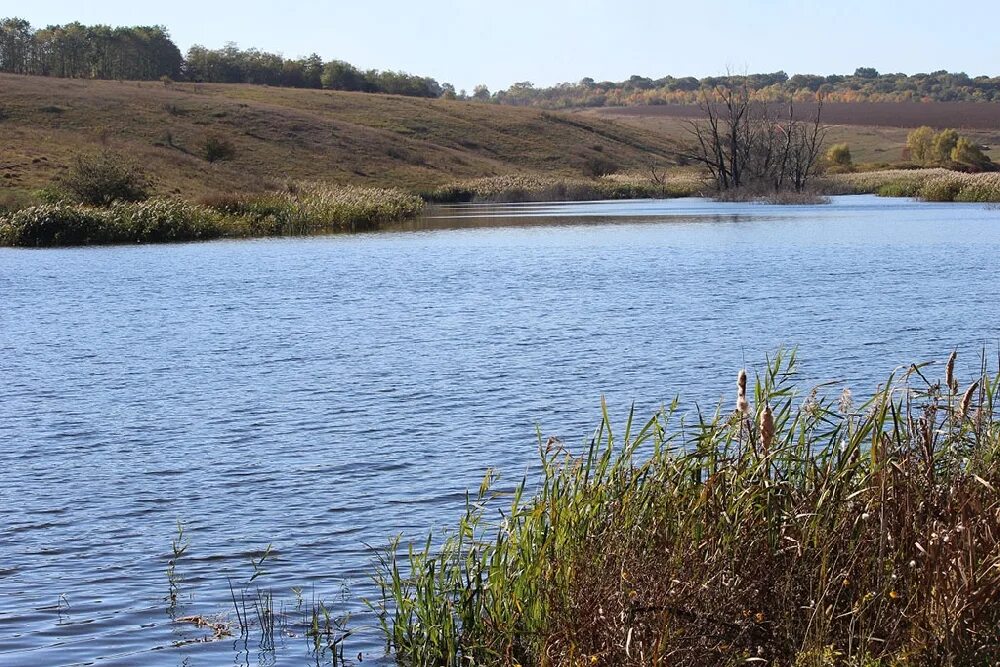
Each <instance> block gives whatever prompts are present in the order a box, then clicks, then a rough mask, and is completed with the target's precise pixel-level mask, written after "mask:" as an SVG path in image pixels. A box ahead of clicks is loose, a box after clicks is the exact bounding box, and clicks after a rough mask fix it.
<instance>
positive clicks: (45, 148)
mask: <svg viewBox="0 0 1000 667" xmlns="http://www.w3.org/2000/svg"><path fill="white" fill-rule="evenodd" d="M0 90H2V91H3V95H2V99H0V108H2V111H3V120H0V128H2V131H3V136H4V141H3V155H2V157H0V190H6V189H10V190H19V191H22V192H28V191H31V190H33V189H36V188H41V187H44V186H45V185H47V184H48V183H50V182H51V181H52V180H53V179H54V177H56V176H58V175H59V174H61V173H62V172H63V171H65V169H66V168H67V166H68V165H69V164H71V162H72V160H73V158H74V157H75V156H76V155H77V154H80V153H85V152H89V151H91V150H92V149H93V148H94V147H95V146H106V147H108V148H111V149H114V150H116V151H118V152H121V153H124V154H128V155H131V156H133V157H135V159H136V160H137V161H139V162H140V163H142V164H143V165H145V166H146V167H147V169H148V170H149V172H150V175H151V176H152V177H153V178H154V180H155V184H156V189H157V193H158V194H161V195H169V194H175V195H176V194H180V195H183V196H184V197H186V198H188V199H194V198H197V197H200V196H203V195H208V194H211V193H216V192H230V191H243V192H246V191H251V192H259V191H267V190H270V189H273V188H274V187H275V186H276V182H277V184H280V182H283V181H284V180H285V179H292V180H299V181H322V182H325V183H335V184H356V185H366V186H372V185H374V186H387V187H401V188H407V189H411V190H429V189H433V188H434V187H438V186H440V185H443V184H444V183H447V182H452V181H456V180H464V179H470V178H478V177H482V176H491V175H497V174H504V173H511V172H518V173H525V174H532V175H536V174H537V175H544V176H556V177H575V178H579V177H581V176H582V175H583V174H584V172H585V170H586V169H588V168H590V166H592V165H593V164H594V163H595V161H599V162H601V163H602V164H607V165H613V166H614V168H616V169H622V170H627V169H638V168H644V167H645V165H646V164H647V163H648V162H649V161H651V160H654V159H655V160H658V161H660V162H663V161H665V160H666V159H667V150H668V142H667V141H666V140H665V139H664V138H663V137H661V136H659V135H657V134H656V133H654V132H650V131H646V130H642V129H637V128H632V127H629V126H626V125H622V124H620V123H615V122H613V121H608V120H604V119H599V118H591V119H584V118H580V119H577V118H576V117H575V116H572V115H569V114H558V113H551V112H542V111H538V110H530V109H516V108H511V107H502V106H498V105H489V104H478V103H463V102H451V101H447V100H425V99H417V98H409V97H400V96H390V95H374V94H364V93H345V92H335V91H322V90H300V89H288V88H271V87H266V86H251V85H225V84H187V83H183V84H182V83H175V84H173V85H171V86H164V85H162V84H160V83H156V82H116V81H83V80H71V79H51V78H44V77H27V76H16V75H0ZM57 107H58V109H59V112H58V113H55V112H46V111H45V109H52V108H57ZM211 137H223V138H225V139H226V140H228V141H230V142H231V143H232V145H233V149H234V155H233V159H232V160H228V161H225V162H216V163H209V162H208V161H207V160H205V159H204V158H203V156H202V152H203V150H202V149H203V146H204V144H205V142H206V141H207V140H208V139H209V138H211Z"/></svg>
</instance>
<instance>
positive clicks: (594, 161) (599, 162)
mask: <svg viewBox="0 0 1000 667" xmlns="http://www.w3.org/2000/svg"><path fill="white" fill-rule="evenodd" d="M582 169H583V175H584V176H587V177H589V178H600V177H601V176H607V175H608V174H613V173H615V172H616V171H618V165H616V164H615V163H614V162H612V161H611V160H609V159H608V158H606V157H604V156H603V155H592V156H590V157H587V158H585V159H584V161H583V168H582Z"/></svg>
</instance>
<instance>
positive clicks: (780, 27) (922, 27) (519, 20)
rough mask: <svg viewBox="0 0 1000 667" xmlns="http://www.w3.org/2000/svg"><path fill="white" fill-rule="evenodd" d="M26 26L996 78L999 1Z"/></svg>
mask: <svg viewBox="0 0 1000 667" xmlns="http://www.w3.org/2000/svg"><path fill="white" fill-rule="evenodd" d="M2 16H19V17H21V18H25V19H27V20H29V21H30V22H31V23H32V25H34V26H35V27H44V26H45V25H49V24H53V23H68V22H71V21H74V20H76V21H80V22H81V23H85V24H93V23H105V24H109V25H137V24H141V25H150V24H159V25H165V26H167V28H168V29H169V31H170V34H171V36H172V37H173V39H174V41H175V42H176V43H177V45H178V46H179V47H180V48H181V50H182V51H186V50H187V49H188V47H190V46H191V45H192V44H202V45H205V46H208V47H212V48H215V47H219V46H222V45H223V44H224V43H226V42H229V41H232V42H236V43H237V44H239V45H240V46H241V47H243V48H247V47H251V46H253V47H256V48H259V49H262V50H265V51H274V52H279V53H282V54H284V55H285V56H287V57H297V56H302V55H308V54H309V53H312V52H316V53H318V54H319V55H320V56H322V57H323V59H324V60H332V59H339V60H346V61H348V62H351V63H353V64H355V65H357V66H358V67H361V68H362V69H370V68H377V69H396V70H404V71H407V72H410V73H412V74H420V75H423V76H431V77H434V78H435V79H437V80H438V81H440V82H450V83H453V84H454V85H455V86H456V88H459V89H462V88H464V89H467V90H469V91H471V90H472V88H473V87H474V86H475V85H476V84H480V83H482V84H486V85H487V86H488V87H489V88H490V90H497V89H500V88H506V87H508V86H509V85H510V84H512V83H514V82H517V81H531V82H533V83H534V84H535V85H537V86H547V85H552V84H556V83H560V82H564V81H572V82H576V81H579V80H580V79H582V78H583V77H587V76H589V77H591V78H594V79H596V80H598V81H602V80H612V81H620V80H623V79H627V78H628V77H629V76H631V75H633V74H639V75H642V76H649V77H652V78H659V77H661V76H665V75H667V74H671V75H674V76H696V77H702V76H710V75H718V74H723V73H725V72H726V70H727V69H729V70H732V71H737V72H743V71H748V72H774V71H778V70H784V71H785V72H787V73H788V74H789V75H792V74H796V73H799V74H806V73H808V74H845V73H852V72H853V71H854V70H855V69H856V68H857V67H874V68H876V69H878V70H879V71H880V72H905V73H908V74H913V73H916V72H932V71H935V70H941V69H945V70H949V71H955V72H957V71H964V72H966V73H967V74H969V75H972V76H975V75H979V74H988V75H993V76H995V75H998V74H1000V39H997V38H996V26H997V25H998V24H1000V2H996V0H974V1H973V0H951V1H950V2H948V3H946V4H942V3H940V2H933V1H931V0H911V1H908V2H907V1H905V0H817V1H815V2H807V1H805V0H798V1H796V0H743V1H739V0H687V1H684V2H676V1H675V0H658V1H657V0H618V1H615V0H572V1H566V2H547V1H546V0H505V1H504V2H488V3H487V2H478V1H476V0H423V1H420V0H347V1H345V0H330V1H328V2H296V1H294V0H286V1H285V2H275V1H274V0H268V1H261V0H244V1H242V2H233V1H232V0H224V1H220V2H216V1H213V0H198V1H196V0H170V1H169V2H150V1H143V0H139V1H136V0H90V2H80V1H79V0H73V1H70V0H32V1H31V2H21V1H20V0H16V1H15V0H0V17H2Z"/></svg>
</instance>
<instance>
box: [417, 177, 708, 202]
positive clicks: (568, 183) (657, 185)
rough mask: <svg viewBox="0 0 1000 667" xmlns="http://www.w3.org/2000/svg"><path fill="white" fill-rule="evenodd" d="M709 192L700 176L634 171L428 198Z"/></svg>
mask: <svg viewBox="0 0 1000 667" xmlns="http://www.w3.org/2000/svg"><path fill="white" fill-rule="evenodd" d="M704 189H705V182H704V179H703V178H701V177H700V176H692V175H688V174H685V175H678V176H671V177H667V178H661V179H659V180H657V179H654V178H651V177H650V176H649V175H646V174H643V173H639V172H630V173H618V174H607V175H604V176H601V177H598V178H590V179H582V178H558V177H545V176H528V175H515V174H510V175H505V176H490V177H485V178H476V179H471V180H467V181H459V182H456V183H451V184H449V185H445V186H442V187H439V188H437V189H436V190H433V191H431V192H428V193H426V194H425V195H424V196H425V198H426V199H427V200H428V201H432V202H438V203H457V202H510V203H516V202H546V201H585V200H598V199H668V198H673V197H690V196H694V195H696V194H698V193H700V192H702V191H703V190H704Z"/></svg>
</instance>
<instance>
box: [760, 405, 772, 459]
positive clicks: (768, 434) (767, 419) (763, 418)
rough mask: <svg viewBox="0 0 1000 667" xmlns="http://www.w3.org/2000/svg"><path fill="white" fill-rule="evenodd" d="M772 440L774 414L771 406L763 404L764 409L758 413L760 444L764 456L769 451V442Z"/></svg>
mask: <svg viewBox="0 0 1000 667" xmlns="http://www.w3.org/2000/svg"><path fill="white" fill-rule="evenodd" d="M773 440H774V414H773V413H772V412H771V406H770V405H767V404H766V403H765V404H764V410H763V412H761V413H760V445H761V449H762V450H763V454H764V456H767V454H768V452H769V451H771V442H772V441H773Z"/></svg>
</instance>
